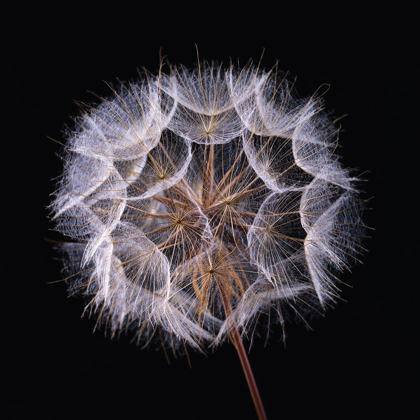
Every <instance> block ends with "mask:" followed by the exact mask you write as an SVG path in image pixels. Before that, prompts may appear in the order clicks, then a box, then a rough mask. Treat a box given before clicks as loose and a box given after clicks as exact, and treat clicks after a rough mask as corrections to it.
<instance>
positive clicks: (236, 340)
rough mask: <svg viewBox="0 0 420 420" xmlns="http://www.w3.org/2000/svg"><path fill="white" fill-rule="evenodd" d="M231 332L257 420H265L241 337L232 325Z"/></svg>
mask: <svg viewBox="0 0 420 420" xmlns="http://www.w3.org/2000/svg"><path fill="white" fill-rule="evenodd" d="M231 332H232V340H233V343H234V345H235V348H236V351H237V352H238V355H239V359H240V361H241V365H242V369H243V371H244V373H245V377H246V381H247V383H248V388H249V390H250V392H251V396H252V400H253V402H254V406H255V409H256V411H257V414H258V419H259V420H266V419H267V416H266V414H265V410H264V406H263V403H262V400H261V397H260V393H259V391H258V388H257V383H256V382H255V378H254V374H253V373H252V369H251V365H250V364H249V360H248V356H247V354H246V351H245V348H244V344H243V342H242V338H241V335H240V334H239V331H238V328H237V327H236V325H233V327H232V330H231Z"/></svg>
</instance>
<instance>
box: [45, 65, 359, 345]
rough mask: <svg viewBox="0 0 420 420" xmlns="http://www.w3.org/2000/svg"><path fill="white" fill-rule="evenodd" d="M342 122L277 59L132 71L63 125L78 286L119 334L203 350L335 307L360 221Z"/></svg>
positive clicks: (72, 276)
mask: <svg viewBox="0 0 420 420" xmlns="http://www.w3.org/2000/svg"><path fill="white" fill-rule="evenodd" d="M338 131H339V130H338V128H337V127H335V125H334V124H333V123H332V121H331V119H330V117H329V116H328V114H327V113H326V112H325V111H324V109H323V102H322V98H321V95H316V94H315V95H313V96H312V97H309V98H306V99H297V98H296V97H295V96H294V94H293V89H292V86H291V84H290V83H289V82H288V81H287V80H286V78H285V77H284V74H281V73H280V72H279V71H278V69H277V67H274V68H273V69H271V70H270V71H263V70H261V69H260V68H258V67H256V66H254V65H252V64H250V65H248V66H246V67H244V68H238V67H235V66H233V65H230V66H228V67H227V68H223V67H222V66H219V65H216V64H208V63H207V64H206V63H202V64H199V65H198V67H197V68H195V69H193V70H190V69H187V68H185V67H183V66H173V67H172V68H171V69H170V72H169V73H168V74H164V73H163V72H162V73H159V74H158V75H156V76H151V75H150V74H145V75H144V76H143V77H142V78H141V79H140V81H138V82H136V83H121V84H120V85H119V86H118V87H116V88H113V89H112V97H110V98H108V99H103V100H102V101H101V102H100V103H99V104H98V105H95V106H90V107H85V109H84V112H83V113H82V114H81V115H80V116H79V117H77V118H76V119H75V128H74V129H72V131H71V132H68V133H67V145H66V148H65V150H64V151H63V160H64V170H63V174H62V176H61V177H60V180H59V183H58V187H57V190H56V193H55V197H54V201H53V203H52V206H51V208H52V212H53V219H54V220H55V221H56V229H57V230H58V231H59V232H61V233H63V234H64V235H66V236H67V237H68V238H69V241H68V242H66V243H65V244H64V246H63V249H64V250H65V251H66V257H65V268H66V270H67V271H68V273H69V278H68V282H69V287H70V292H71V293H80V294H83V295H85V296H86V297H87V304H86V310H87V311H88V312H90V313H92V314H95V315H96V317H97V319H98V323H99V324H103V325H104V326H105V327H106V330H107V331H110V332H111V334H112V335H114V334H117V333H119V332H121V331H125V330H132V331H134V334H135V336H136V337H137V338H138V340H139V341H141V342H144V343H149V342H150V341H151V340H153V337H157V336H158V337H159V338H160V339H161V340H162V341H163V343H164V344H165V345H170V346H172V347H175V348H182V347H183V345H185V344H188V345H190V346H192V347H193V348H196V349H199V350H204V349H206V348H210V347H215V346H217V345H219V344H220V343H222V342H223V341H224V340H225V339H226V338H227V337H229V333H230V331H231V327H232V326H235V328H237V329H238V330H239V331H241V334H245V335H246V336H248V337H252V335H253V332H254V331H256V327H258V326H259V325H261V324H263V326H265V327H266V326H267V325H266V324H267V322H268V321H270V322H271V323H273V322H274V323H279V324H280V325H281V326H282V327H283V326H284V324H285V322H286V320H287V319H289V318H290V317H291V315H298V317H305V316H306V315H307V314H308V313H310V312H312V311H314V310H316V311H323V310H324V309H325V308H327V307H328V306H329V305H331V304H333V303H334V302H335V300H336V299H337V297H338V295H339V288H338V285H339V280H338V278H337V275H338V274H339V273H340V272H341V271H343V270H344V269H346V268H348V266H349V262H350V261H352V260H353V259H354V258H356V256H357V254H358V253H359V252H360V238H361V235H362V232H363V223H362V220H361V205H360V200H359V198H358V191H357V190H356V189H355V187H354V181H355V179H354V178H352V177H351V176H350V175H349V171H348V170H346V169H344V168H343V167H342V165H341V163H340V161H339V157H338V156H337V154H336V147H337V140H338ZM157 330H159V333H156V331H157Z"/></svg>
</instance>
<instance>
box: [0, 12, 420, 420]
mask: <svg viewBox="0 0 420 420" xmlns="http://www.w3.org/2000/svg"><path fill="white" fill-rule="evenodd" d="M256 6H258V9H256V10H254V9H253V8H254V7H256ZM207 7H208V6H206V8H204V6H203V9H202V10H198V9H194V10H192V12H191V15H188V14H187V13H188V11H187V9H182V8H181V7H179V8H175V9H173V10H169V11H168V10H166V6H164V5H162V4H156V5H151V6H150V8H149V9H144V8H139V9H138V10H137V9H132V8H127V7H123V5H114V6H113V9H107V8H106V7H105V6H103V7H102V8H101V12H102V13H101V14H97V13H96V11H95V13H93V14H92V15H89V16H88V15H87V13H86V10H84V9H82V8H80V9H77V8H76V7H73V8H68V7H67V8H66V7H63V9H62V11H60V12H58V11H52V10H47V9H46V10H42V9H39V8H34V9H33V10H29V9H25V16H24V18H22V16H21V14H20V13H17V12H16V15H15V14H13V12H11V15H10V16H8V17H5V19H6V20H7V19H9V21H10V22H11V23H12V25H11V28H12V29H11V30H9V31H6V33H4V35H3V36H2V40H3V44H2V51H3V53H2V58H3V64H2V68H1V71H2V73H3V74H4V75H3V77H2V78H1V85H2V88H1V92H2V104H1V106H2V112H1V115H2V116H3V118H4V120H3V122H2V127H3V136H2V147H3V149H2V150H3V171H4V175H3V188H4V189H3V191H4V192H5V194H6V195H5V196H4V199H3V200H2V211H3V222H4V224H5V229H6V230H4V229H3V235H4V238H3V242H4V246H5V248H4V249H5V252H3V253H2V255H3V264H4V266H5V269H4V270H3V276H2V280H3V283H4V284H5V285H6V287H7V289H6V292H5V295H4V298H3V308H5V310H4V311H3V317H4V318H3V325H4V326H6V334H7V336H6V340H5V341H4V344H3V347H5V348H6V349H7V353H6V355H7V356H6V358H3V369H5V370H6V381H4V382H5V383H6V388H7V402H8V404H7V414H8V415H9V417H10V418H25V419H26V418H41V419H61V418H65V417H66V416H67V415H69V416H70V415H72V416H74V417H75V418H84V417H86V418H87V417H90V418H101V417H102V416H103V415H109V416H111V415H112V416H116V417H118V418H121V419H125V418H138V419H167V418H184V419H216V418H217V419H254V418H255V412H254V408H253V405H252V402H251V399H250V397H249V394H248V389H247V387H246V382H245V379H244V377H243V374H242V372H241V368H240V364H239V361H238V359H237V355H236V352H235V350H234V349H233V348H232V347H231V346H229V345H228V344H227V345H225V346H223V347H222V348H220V349H218V350H217V351H216V352H214V353H211V354H209V355H207V356H203V355H200V354H194V353H192V354H190V360H189V362H188V360H187V358H181V359H173V358H172V359H171V361H170V363H169V364H168V362H167V361H166V358H165V356H164V354H163V353H162V352H156V351H154V350H153V349H149V350H141V349H140V348H138V347H136V346H135V345H133V344H131V343H130V340H129V338H125V337H122V338H121V339H120V340H110V339H109V338H107V337H104V335H103V334H102V332H101V331H97V332H95V333H93V332H92V331H93V328H94V325H95V324H94V320H93V319H88V318H81V313H82V309H83V305H82V302H81V301H80V300H78V299H76V298H71V299H69V298H67V292H66V286H65V284H63V283H61V282H58V283H52V282H54V281H56V280H59V279H60V278H61V273H60V270H61V263H60V261H58V260H57V259H56V257H57V256H56V254H55V252H54V251H53V249H52V243H51V240H53V239H56V235H55V234H54V233H53V232H51V229H52V228H53V225H52V224H51V223H49V222H48V221H47V216H48V212H47V210H46V206H47V205H48V203H49V201H50V194H51V193H52V192H53V190H54V181H53V178H54V177H56V176H57V175H59V173H60V169H61V162H60V160H59V158H58V157H57V156H56V154H57V153H58V152H59V150H60V145H59V144H58V143H57V142H56V141H53V140H51V139H55V140H57V141H62V140H63V136H62V130H63V129H64V127H65V125H71V123H72V120H71V117H72V116H73V115H75V114H77V113H78V108H77V106H76V105H75V103H74V101H75V100H77V101H82V102H83V101H85V102H91V101H93V100H94V96H93V95H92V93H90V92H94V93H96V94H99V95H107V93H108V92H109V90H108V88H107V86H106V84H105V82H115V81H116V80H117V79H121V80H129V79H135V78H136V77H137V69H139V68H142V67H145V68H146V69H148V70H149V71H151V72H153V73H155V72H156V71H157V70H158V68H159V57H160V54H161V55H165V56H166V57H167V58H168V60H169V62H171V63H174V64H178V63H182V64H185V65H187V66H193V65H194V64H195V63H196V61H197V50H196V45H197V47H198V51H199V55H200V58H201V59H205V60H209V61H211V60H217V61H219V62H223V63H226V64H229V61H230V59H232V60H233V61H235V62H236V61H237V60H239V62H240V63H241V64H246V62H247V61H248V59H250V58H251V59H253V60H254V61H256V62H258V61H259V60H260V58H261V56H262V59H261V60H262V66H263V67H265V68H270V67H271V66H273V65H274V64H275V62H276V60H278V61H279V67H280V68H281V69H283V70H285V71H288V72H289V73H290V75H291V77H292V78H294V77H297V80H296V87H297V90H298V92H299V93H300V95H301V96H308V95H310V94H312V93H313V92H314V91H315V90H316V89H317V88H318V87H319V86H320V85H322V84H327V85H329V90H328V92H327V93H326V95H325V101H326V107H327V108H328V109H329V110H332V111H333V113H334V115H335V116H337V117H339V116H342V115H344V114H346V115H347V116H346V117H345V118H344V119H343V120H342V121H341V123H342V126H343V131H342V133H341V135H340V145H341V146H342V148H341V150H340V153H341V154H342V155H343V162H344V164H345V165H346V166H349V167H353V168H357V169H358V171H359V172H360V173H363V177H364V178H365V179H366V182H365V183H364V186H363V188H364V191H365V192H364V198H366V199H371V200H370V202H369V207H370V210H368V211H367V212H366V214H365V221H366V223H367V224H368V225H369V226H371V227H372V228H373V229H374V230H372V231H370V235H371V238H370V239H367V240H366V241H365V247H366V248H367V249H368V252H367V253H366V254H365V256H364V257H363V258H362V260H363V264H359V265H356V266H355V267H354V269H353V270H352V272H351V273H346V274H345V275H344V276H343V280H344V281H345V282H347V283H349V284H350V285H351V287H344V288H343V298H344V299H345V302H341V303H339V305H338V306H337V307H336V308H335V309H333V310H330V311H329V312H327V314H326V316H325V317H324V318H321V319H315V320H312V321H311V326H312V330H311V331H308V330H306V329H305V328H304V327H303V326H301V325H300V326H296V325H289V326H288V329H287V341H286V346H284V344H283V343H282V342H281V339H280V331H274V332H273V335H272V337H271V340H270V341H269V343H268V344H267V345H264V342H263V341H262V340H261V341H259V340H256V342H255V343H254V347H253V348H252V350H251V352H250V354H249V358H250V362H251V365H252V366H253V369H254V373H255V377H256V380H257V382H258V384H259V388H260V393H261V396H262V399H263V402H264V403H265V406H266V411H267V414H268V418H269V419H290V418H297V419H300V418H304V416H307V415H316V416H318V415H319V416H320V417H323V418H334V419H338V418H346V417H347V416H348V417H352V416H353V418H354V417H356V418H359V417H360V418H361V417H366V418H368V417H371V418H379V417H381V416H382V415H384V414H386V413H387V414H390V415H391V416H392V417H393V418H407V417H409V415H408V414H407V413H408V412H409V410H410V409H411V408H412V407H413V406H414V400H415V396H416V395H417V396H418V388H417V389H416V387H417V386H418V381H417V378H418V375H419V363H418V359H417V356H418V355H417V354H416V353H417V352H418V350H419V348H418V344H417V336H418V324H417V320H416V319H415V318H416V317H417V316H418V309H417V307H418V304H417V297H418V296H417V291H418V288H417V285H416V283H417V281H418V273H417V272H416V274H415V273H414V267H415V266H416V265H417V264H416V262H417V258H418V240H417V239H416V235H417V234H416V233H415V231H416V229H417V228H418V226H417V225H418V223H416V219H415V218H416V216H417V213H418V205H417V204H416V201H415V200H416V196H418V187H417V185H416V184H415V181H417V176H416V175H417V172H418V169H417V164H416V157H417V156H418V143H419V139H420V132H419V116H418V115H419V107H418V95H419V91H418V88H419V76H420V71H419V63H418V58H417V56H418V51H417V48H418V45H417V44H418V38H417V39H416V36H417V33H416V31H415V27H414V26H413V21H412V17H413V15H414V11H413V10H410V9H405V8H403V7H402V6H400V7H399V8H398V9H395V8H394V9H372V10H367V9H365V8H355V7H350V6H344V5H343V6H328V7H327V6H319V5H318V6H312V7H310V8H308V7H307V6H303V5H298V6H297V7H287V8H286V7H283V6H281V7H279V8H278V9H271V8H269V7H267V6H264V8H263V6H262V5H250V6H249V9H248V10H234V11H233V12H230V13H228V12H227V11H226V10H225V8H224V7H222V6H220V7H216V6H214V7H213V8H212V9H211V10H207ZM242 7H243V9H245V8H246V7H245V6H242ZM165 11H166V14H165ZM17 16H18V17H17ZM160 50H161V53H160ZM263 51H264V54H263ZM3 118H2V119H3ZM9 287H10V288H11V290H10V291H9V290H8V288H9Z"/></svg>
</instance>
